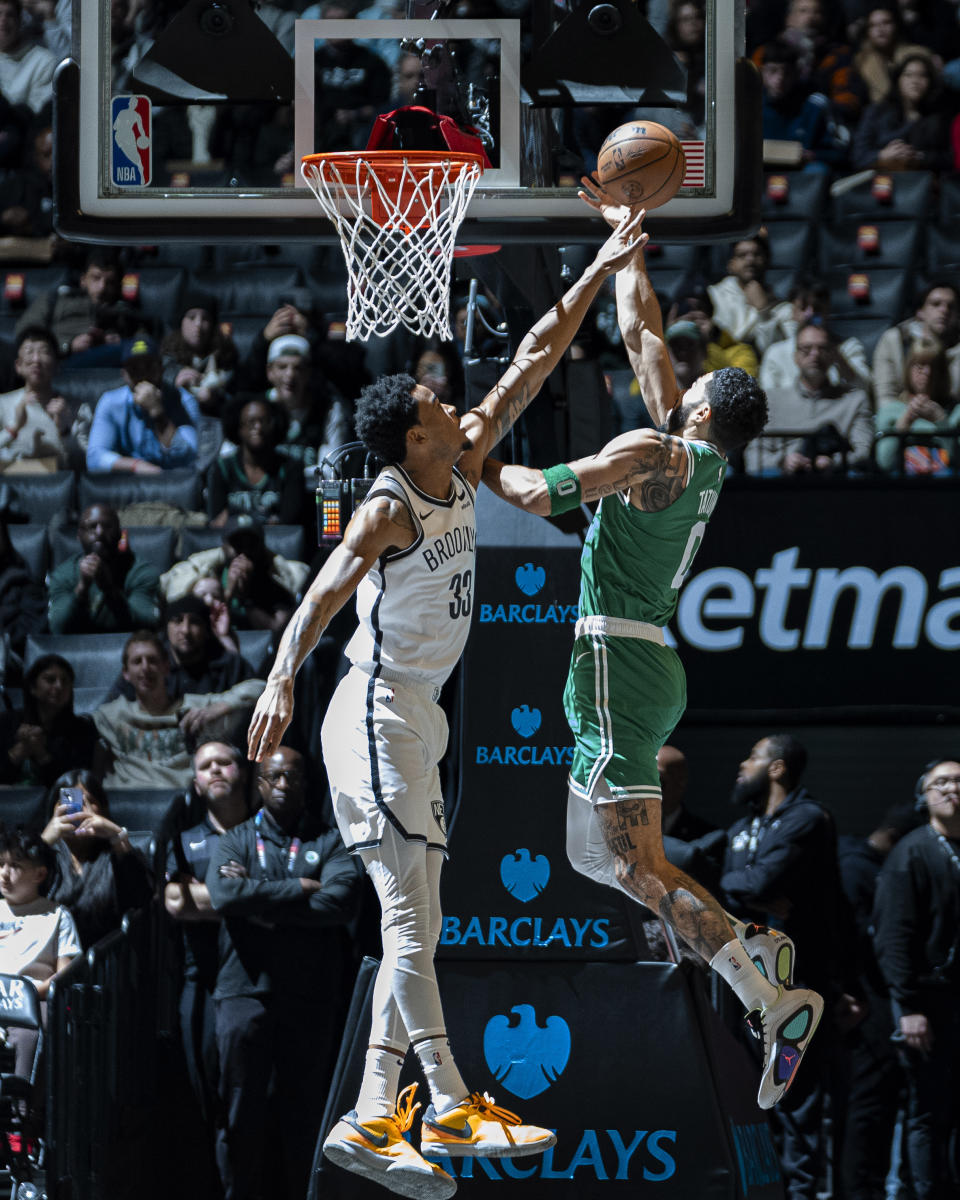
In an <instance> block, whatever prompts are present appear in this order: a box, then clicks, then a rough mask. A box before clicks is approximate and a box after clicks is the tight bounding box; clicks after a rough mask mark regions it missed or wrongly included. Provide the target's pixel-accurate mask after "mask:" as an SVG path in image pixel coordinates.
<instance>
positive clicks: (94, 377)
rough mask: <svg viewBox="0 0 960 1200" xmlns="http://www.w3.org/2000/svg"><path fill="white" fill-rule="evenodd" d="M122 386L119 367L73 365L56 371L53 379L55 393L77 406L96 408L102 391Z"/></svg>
mask: <svg viewBox="0 0 960 1200" xmlns="http://www.w3.org/2000/svg"><path fill="white" fill-rule="evenodd" d="M118 387H123V375H122V373H121V371H120V368H119V367H74V368H73V369H72V370H71V369H69V368H68V369H66V370H61V371H58V372H57V374H56V376H55V377H54V380H53V390H54V392H55V393H57V394H59V395H61V396H63V397H64V399H65V400H69V401H70V402H71V404H73V405H74V406H75V407H77V408H79V406H80V405H81V404H89V405H90V407H91V408H96V406H97V401H98V400H99V399H100V397H101V396H102V395H103V393H104V392H109V391H111V390H112V389H113V388H118Z"/></svg>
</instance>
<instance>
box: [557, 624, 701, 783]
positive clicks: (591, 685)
mask: <svg viewBox="0 0 960 1200" xmlns="http://www.w3.org/2000/svg"><path fill="white" fill-rule="evenodd" d="M686 704H687V681H686V676H685V675H684V671H683V666H682V664H681V662H680V658H679V655H678V654H677V652H676V651H675V650H672V649H671V648H670V647H669V646H663V645H658V644H657V643H656V642H652V641H646V640H643V639H641V638H626V637H612V636H609V635H607V634H598V633H589V634H585V635H583V636H581V637H578V638H577V639H576V641H575V642H574V644H573V656H572V658H571V661H570V671H569V673H568V675H567V683H566V687H565V688H564V692H563V707H564V710H565V712H566V714H567V721H568V723H569V725H570V728H571V730H572V731H573V737H574V750H573V766H572V767H571V770H570V787H571V790H572V791H574V792H576V793H577V794H578V795H581V796H583V797H584V798H585V799H587V800H590V801H591V802H592V803H603V802H604V801H607V802H609V801H611V800H625V799H628V798H630V797H633V798H636V799H642V798H650V799H652V798H656V799H659V798H660V776H659V773H658V771H657V751H658V750H659V749H660V747H661V746H662V745H663V744H664V742H666V740H667V738H669V736H670V734H671V733H673V731H674V729H675V728H676V726H677V722H678V721H679V720H680V718H681V717H682V716H683V710H684V709H685V708H686ZM601 780H603V781H604V782H605V783H606V785H607V786H606V788H604V789H602V792H603V795H600V796H598V795H596V791H597V785H598V784H599V783H600V781H601ZM607 793H609V794H607Z"/></svg>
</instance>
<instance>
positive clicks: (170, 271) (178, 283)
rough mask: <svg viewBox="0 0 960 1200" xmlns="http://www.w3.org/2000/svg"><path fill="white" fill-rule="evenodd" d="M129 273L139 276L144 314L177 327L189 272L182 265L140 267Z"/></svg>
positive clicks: (139, 295)
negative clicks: (181, 299)
mask: <svg viewBox="0 0 960 1200" xmlns="http://www.w3.org/2000/svg"><path fill="white" fill-rule="evenodd" d="M129 273H130V274H132V275H137V276H138V277H139V287H138V301H139V308H140V311H141V312H142V313H143V314H144V316H147V317H151V318H153V320H155V321H159V322H162V323H163V325H164V326H166V327H169V328H176V325H177V320H178V318H179V317H180V311H179V309H180V297H181V296H182V295H183V291H184V288H185V287H186V282H187V272H186V271H185V270H184V269H183V268H182V267H138V268H136V269H135V270H133V271H131V272H129Z"/></svg>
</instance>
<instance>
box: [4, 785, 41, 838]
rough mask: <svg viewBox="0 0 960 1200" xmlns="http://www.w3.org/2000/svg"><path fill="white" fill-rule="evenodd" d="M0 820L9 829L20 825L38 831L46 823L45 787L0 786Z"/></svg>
mask: <svg viewBox="0 0 960 1200" xmlns="http://www.w3.org/2000/svg"><path fill="white" fill-rule="evenodd" d="M0 821H2V822H3V823H4V825H6V826H8V828H11V829H16V827H17V826H18V825H22V826H23V827H24V829H33V830H35V831H36V832H38V833H39V831H40V830H41V829H43V827H44V825H46V823H47V789H46V788H44V787H0Z"/></svg>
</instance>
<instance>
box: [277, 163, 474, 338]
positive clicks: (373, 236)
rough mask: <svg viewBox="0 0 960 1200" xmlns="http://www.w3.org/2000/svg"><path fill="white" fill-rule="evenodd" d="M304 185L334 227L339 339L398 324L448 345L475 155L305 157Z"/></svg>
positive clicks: (379, 333)
mask: <svg viewBox="0 0 960 1200" xmlns="http://www.w3.org/2000/svg"><path fill="white" fill-rule="evenodd" d="M301 171H302V173H303V178H304V179H305V180H306V182H307V185H308V186H309V188H310V190H311V191H312V192H313V194H314V195H315V196H316V198H317V200H318V201H319V202H320V207H321V208H322V209H323V211H324V213H325V214H326V216H327V217H329V218H330V220H331V221H332V222H333V224H334V226H335V227H336V230H337V233H338V234H339V236H340V245H341V247H342V249H343V257H344V260H345V261H346V264H347V275H348V278H349V282H348V285H347V294H348V312H347V340H348V341H362V342H365V341H366V340H367V339H368V338H369V337H370V336H371V334H376V335H377V336H378V337H386V336H387V334H389V333H392V332H393V330H394V329H396V328H397V327H398V326H399V325H403V326H405V327H406V328H407V329H409V330H410V331H411V333H415V334H419V335H420V336H422V337H430V336H433V335H437V336H439V337H441V338H443V339H444V340H446V341H450V340H452V338H453V331H452V330H451V328H450V314H449V307H450V277H451V270H452V264H453V256H454V243H455V242H456V238H457V231H458V230H459V228H460V225H461V222H462V221H463V218H464V216H465V215H466V211H467V205H468V204H469V203H470V197H471V196H472V195H473V191H474V188H475V187H476V186H477V182H478V180H479V179H480V175H481V173H482V171H483V160H482V157H481V155H479V154H468V153H463V152H460V153H454V152H453V151H450V150H359V151H353V152H344V153H337V154H308V155H306V156H305V157H304V158H303V161H302V163H301Z"/></svg>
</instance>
